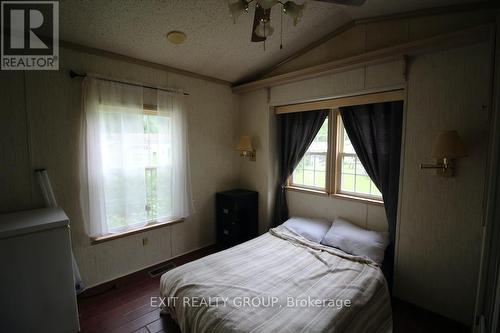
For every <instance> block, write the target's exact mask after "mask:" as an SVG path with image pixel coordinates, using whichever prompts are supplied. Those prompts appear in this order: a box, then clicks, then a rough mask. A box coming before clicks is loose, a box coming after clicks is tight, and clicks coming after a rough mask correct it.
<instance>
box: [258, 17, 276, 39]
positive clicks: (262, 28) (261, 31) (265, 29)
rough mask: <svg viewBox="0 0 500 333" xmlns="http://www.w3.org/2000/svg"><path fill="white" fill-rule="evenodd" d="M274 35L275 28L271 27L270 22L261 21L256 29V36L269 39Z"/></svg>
mask: <svg viewBox="0 0 500 333" xmlns="http://www.w3.org/2000/svg"><path fill="white" fill-rule="evenodd" d="M273 33H274V28H273V27H272V26H271V23H270V22H269V21H261V22H260V23H259V25H257V28H255V34H256V35H257V36H259V37H263V38H267V37H269V36H271V35H272V34H273Z"/></svg>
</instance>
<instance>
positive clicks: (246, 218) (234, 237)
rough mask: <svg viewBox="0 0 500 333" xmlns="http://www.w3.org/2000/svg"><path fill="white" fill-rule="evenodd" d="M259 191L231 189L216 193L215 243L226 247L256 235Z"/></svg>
mask: <svg viewBox="0 0 500 333" xmlns="http://www.w3.org/2000/svg"><path fill="white" fill-rule="evenodd" d="M258 198H259V193H258V192H255V191H248V190H240V189H238V190H231V191H225V192H219V193H217V194H216V200H215V201H216V214H217V244H218V245H219V247H220V248H228V247H231V246H234V245H237V244H240V243H243V242H245V241H247V240H249V239H252V238H254V237H257V235H258V226H259V217H258V216H259V206H258Z"/></svg>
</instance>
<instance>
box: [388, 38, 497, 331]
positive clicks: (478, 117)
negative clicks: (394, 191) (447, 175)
mask: <svg viewBox="0 0 500 333" xmlns="http://www.w3.org/2000/svg"><path fill="white" fill-rule="evenodd" d="M490 52H491V47H490V45H488V44H479V45H473V46H469V47H464V48H460V49H455V50H450V51H446V52H439V53H432V54H428V55H422V56H419V57H416V58H414V59H412V60H411V62H410V66H409V81H408V99H407V119H406V135H405V145H406V149H405V154H404V161H403V166H404V168H403V171H404V175H403V180H402V192H401V196H400V221H399V244H398V254H397V266H396V273H395V274H396V277H395V293H396V295H398V296H399V297H401V298H403V299H407V300H410V301H412V302H413V303H415V304H418V305H420V306H423V307H426V308H428V309H430V310H432V311H435V312H438V313H441V314H443V315H445V316H447V317H451V318H454V319H456V320H459V321H462V322H464V323H467V324H471V323H472V319H473V306H474V297H475V292H476V286H477V274H478V267H479V253H480V248H481V223H482V219H483V204H484V196H483V192H484V183H485V175H486V172H485V168H486V163H487V148H488V136H489V119H488V118H489V116H488V108H487V106H488V104H489V101H490V100H489V98H490V87H489V79H490V73H491V63H490ZM483 106H484V108H483ZM446 129H456V130H458V132H459V133H460V135H461V137H462V138H463V140H464V142H465V144H466V146H467V151H468V155H469V156H468V157H467V158H464V159H461V160H459V161H458V163H457V164H458V168H457V173H456V177H454V178H451V179H443V178H439V177H435V176H433V173H432V171H431V172H429V171H422V170H419V167H418V166H419V164H420V163H423V162H424V163H425V162H429V161H431V158H430V147H432V142H433V140H434V138H435V136H436V135H437V134H438V133H439V132H440V131H442V130H446Z"/></svg>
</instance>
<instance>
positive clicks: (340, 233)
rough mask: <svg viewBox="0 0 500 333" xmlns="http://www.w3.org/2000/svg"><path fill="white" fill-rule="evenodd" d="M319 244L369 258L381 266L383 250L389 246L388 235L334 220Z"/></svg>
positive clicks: (338, 219) (337, 219)
mask: <svg viewBox="0 0 500 333" xmlns="http://www.w3.org/2000/svg"><path fill="white" fill-rule="evenodd" d="M321 244H323V245H327V246H331V247H336V248H338V249H341V250H342V251H344V252H346V253H349V254H352V255H356V256H360V257H364V258H369V259H371V260H373V261H375V262H376V263H377V264H379V265H381V264H382V261H384V252H385V248H386V247H387V245H389V233H387V232H377V231H370V230H365V229H363V228H360V227H358V226H356V225H354V224H352V223H349V222H347V221H346V220H344V219H341V218H336V219H335V220H334V221H333V223H332V227H331V228H330V230H328V232H327V233H326V235H325V237H323V239H322V240H321Z"/></svg>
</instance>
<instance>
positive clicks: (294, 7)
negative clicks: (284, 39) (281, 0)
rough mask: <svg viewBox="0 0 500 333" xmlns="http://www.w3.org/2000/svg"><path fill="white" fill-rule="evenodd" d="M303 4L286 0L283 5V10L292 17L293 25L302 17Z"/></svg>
mask: <svg viewBox="0 0 500 333" xmlns="http://www.w3.org/2000/svg"><path fill="white" fill-rule="evenodd" d="M304 8H305V4H302V5H299V4H296V3H295V2H293V1H287V2H285V4H284V5H283V12H284V13H285V14H286V15H288V16H290V17H291V18H292V19H293V25H297V23H298V22H299V21H300V20H301V19H302V14H303V12H304Z"/></svg>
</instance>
